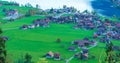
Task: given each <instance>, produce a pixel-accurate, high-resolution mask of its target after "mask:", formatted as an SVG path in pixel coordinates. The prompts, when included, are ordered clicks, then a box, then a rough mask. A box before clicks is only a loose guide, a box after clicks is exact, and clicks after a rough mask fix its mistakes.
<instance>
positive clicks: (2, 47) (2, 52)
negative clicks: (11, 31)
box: [0, 29, 6, 63]
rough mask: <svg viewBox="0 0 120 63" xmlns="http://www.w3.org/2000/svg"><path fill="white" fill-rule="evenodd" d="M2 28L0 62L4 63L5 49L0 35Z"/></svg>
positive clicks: (0, 37)
mask: <svg viewBox="0 0 120 63" xmlns="http://www.w3.org/2000/svg"><path fill="white" fill-rule="evenodd" d="M1 34H2V30H1V29H0V63H5V61H6V49H5V40H4V38H3V37H2V36H1Z"/></svg>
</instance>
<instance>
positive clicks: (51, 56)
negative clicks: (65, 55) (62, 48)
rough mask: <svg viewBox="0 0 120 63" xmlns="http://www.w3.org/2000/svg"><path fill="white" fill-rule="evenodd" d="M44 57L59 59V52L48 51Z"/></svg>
mask: <svg viewBox="0 0 120 63" xmlns="http://www.w3.org/2000/svg"><path fill="white" fill-rule="evenodd" d="M44 57H46V58H47V59H50V58H53V59H54V60H61V57H60V53H58V52H56V53H53V52H52V51H49V52H48V53H47V54H46V55H45V56H44Z"/></svg>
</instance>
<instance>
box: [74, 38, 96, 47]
mask: <svg viewBox="0 0 120 63" xmlns="http://www.w3.org/2000/svg"><path fill="white" fill-rule="evenodd" d="M72 44H74V45H78V47H79V48H83V47H86V46H92V45H96V42H95V41H90V40H87V39H84V40H75V41H73V42H72Z"/></svg>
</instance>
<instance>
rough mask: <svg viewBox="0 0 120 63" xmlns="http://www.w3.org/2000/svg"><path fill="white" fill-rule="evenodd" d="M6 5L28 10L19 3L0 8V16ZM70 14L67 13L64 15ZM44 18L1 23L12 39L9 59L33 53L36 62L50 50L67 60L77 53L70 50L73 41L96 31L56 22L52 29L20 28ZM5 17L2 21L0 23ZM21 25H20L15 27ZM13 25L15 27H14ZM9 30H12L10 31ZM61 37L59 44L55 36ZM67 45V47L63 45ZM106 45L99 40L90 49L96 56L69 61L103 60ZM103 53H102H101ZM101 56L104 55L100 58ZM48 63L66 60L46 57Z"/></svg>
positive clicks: (95, 62)
mask: <svg viewBox="0 0 120 63" xmlns="http://www.w3.org/2000/svg"><path fill="white" fill-rule="evenodd" d="M3 8H7V9H18V10H19V12H20V13H23V14H24V13H26V11H28V9H31V8H26V7H17V6H2V7H0V19H1V18H3V17H5V15H4V13H3V12H2V9H3ZM64 16H68V15H66V14H65V15H64ZM37 18H40V19H43V18H45V17H44V16H31V17H25V18H22V19H17V20H15V21H14V22H8V23H6V24H0V27H1V28H2V29H3V31H4V33H3V35H5V36H8V37H9V40H8V41H7V42H6V48H7V53H8V55H9V56H11V57H10V58H9V59H12V60H14V61H15V60H16V59H18V58H20V57H21V55H25V53H29V54H31V55H32V56H33V61H35V62H37V61H39V58H41V57H42V56H43V55H45V54H46V53H47V52H49V51H53V52H60V54H61V57H62V58H63V59H68V58H70V57H71V56H73V55H74V54H75V52H69V51H68V50H67V48H68V47H69V46H71V41H73V40H77V39H83V38H84V37H91V36H92V35H93V32H94V30H84V29H78V30H75V29H73V28H72V27H73V25H74V24H54V23H50V27H49V28H42V27H38V28H35V29H28V30H20V29H18V28H19V27H20V26H22V25H23V24H31V23H32V21H33V20H35V19H37ZM1 21H3V20H0V22H1ZM16 27H18V28H16ZM10 28H16V29H11V30H10ZM7 29H9V30H7ZM57 38H60V39H61V41H62V42H61V43H56V39H57ZM112 42H113V44H115V45H119V44H120V41H116V40H113V41H112ZM62 45H64V47H62ZM104 47H105V44H104V43H100V42H98V45H97V46H96V47H94V48H92V49H90V50H89V54H90V55H94V56H96V58H94V59H89V60H79V59H73V60H71V61H70V63H98V61H99V60H98V59H100V60H104V56H105V48H104ZM101 54H102V56H101ZM100 56H101V58H100ZM47 61H48V63H65V60H61V61H54V60H53V59H47Z"/></svg>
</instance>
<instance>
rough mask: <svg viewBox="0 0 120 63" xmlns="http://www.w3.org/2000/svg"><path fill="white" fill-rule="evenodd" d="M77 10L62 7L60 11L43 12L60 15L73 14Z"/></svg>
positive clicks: (48, 10) (49, 10)
mask: <svg viewBox="0 0 120 63" xmlns="http://www.w3.org/2000/svg"><path fill="white" fill-rule="evenodd" d="M76 11H77V10H76V9H75V8H74V7H67V6H66V5H63V8H60V9H53V8H51V9H47V10H44V12H47V13H50V14H61V13H75V12H76Z"/></svg>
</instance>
